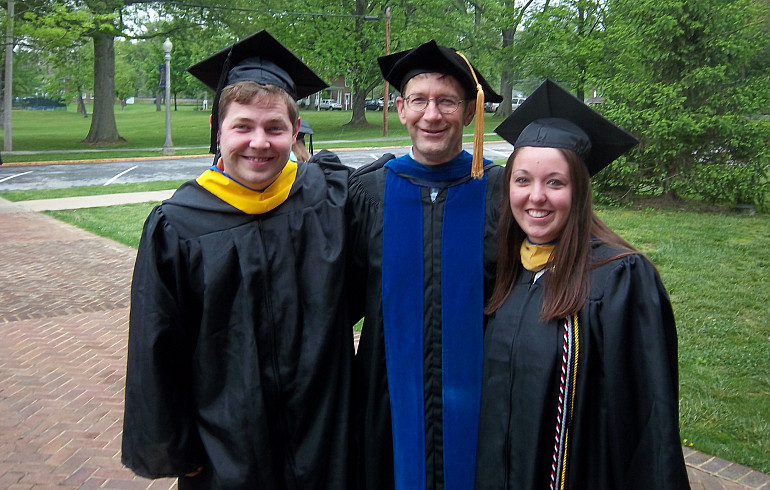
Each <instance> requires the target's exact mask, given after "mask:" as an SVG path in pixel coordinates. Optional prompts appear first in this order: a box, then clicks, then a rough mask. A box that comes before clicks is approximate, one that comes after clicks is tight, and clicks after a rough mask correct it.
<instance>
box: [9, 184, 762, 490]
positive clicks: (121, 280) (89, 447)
mask: <svg viewBox="0 0 770 490" xmlns="http://www.w3.org/2000/svg"><path fill="white" fill-rule="evenodd" d="M114 196H120V197H114ZM166 197H167V196H166V195H165V194H163V195H160V194H158V195H153V196H152V198H150V196H148V195H147V194H144V193H143V194H141V195H134V196H131V195H119V194H118V195H110V196H98V202H99V203H100V204H98V205H100V206H107V205H111V204H117V203H124V202H146V201H148V200H161V199H165V198H166ZM81 199H83V200H85V199H84V198H71V199H67V200H62V201H66V202H60V203H55V202H53V201H54V200H50V201H49V202H47V203H46V204H43V203H40V204H34V205H31V204H30V201H27V202H25V203H9V202H8V201H5V200H3V199H0V278H2V282H0V330H1V331H2V335H3V337H2V338H3V341H2V343H0V413H2V414H3V417H1V418H0V489H13V490H16V489H19V490H21V489H52V488H59V489H61V488H70V489H84V490H85V489H92V488H106V489H149V488H152V489H160V488H163V489H171V488H176V482H175V480H174V479H162V480H154V481H152V480H146V479H143V478H140V477H137V476H134V475H133V474H132V473H131V472H130V471H129V470H127V469H125V468H124V467H123V466H122V465H121V463H120V440H121V430H122V419H123V396H124V393H123V390H124V375H125V353H126V342H127V333H128V306H129V289H130V281H131V272H132V269H133V265H134V259H135V256H136V251H135V250H134V249H132V248H129V247H126V246H123V245H120V244H117V243H115V242H113V241H111V240H108V239H106V238H101V237H98V236H96V235H93V234H91V233H88V232H86V231H83V230H80V229H78V228H75V227H73V226H70V225H67V224H64V223H62V222H60V221H57V220H55V219H53V218H50V217H48V216H46V215H44V214H40V213H37V212H34V211H33V210H32V209H33V208H34V209H67V208H68V207H70V206H73V205H74V204H75V203H77V202H78V200H81ZM62 206H66V207H62ZM684 454H685V459H686V461H687V465H688V467H687V471H688V474H689V476H690V482H691V485H692V488H693V489H695V490H701V489H702V490H707V489H731V490H745V489H764V490H770V477H768V476H767V475H764V474H762V473H758V472H756V471H753V470H752V469H751V468H746V467H744V466H741V465H737V464H734V463H731V462H729V461H725V460H722V459H720V458H714V457H712V456H709V455H707V454H704V453H701V452H698V451H693V450H691V449H689V448H685V449H684Z"/></svg>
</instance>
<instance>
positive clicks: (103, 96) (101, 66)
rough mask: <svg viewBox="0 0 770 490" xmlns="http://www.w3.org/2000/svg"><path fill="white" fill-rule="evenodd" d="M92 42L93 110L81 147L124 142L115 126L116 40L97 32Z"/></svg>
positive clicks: (106, 34) (108, 34) (107, 34)
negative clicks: (86, 134)
mask: <svg viewBox="0 0 770 490" xmlns="http://www.w3.org/2000/svg"><path fill="white" fill-rule="evenodd" d="M93 39H94V110H93V117H92V118H91V129H90V130H89V131H88V136H86V139H84V140H83V143H89V144H92V145H107V144H111V143H121V142H124V141H126V140H124V139H123V138H121V137H120V135H119V134H118V126H117V124H116V122H115V38H114V37H113V35H112V33H101V32H97V33H95V34H94V35H93Z"/></svg>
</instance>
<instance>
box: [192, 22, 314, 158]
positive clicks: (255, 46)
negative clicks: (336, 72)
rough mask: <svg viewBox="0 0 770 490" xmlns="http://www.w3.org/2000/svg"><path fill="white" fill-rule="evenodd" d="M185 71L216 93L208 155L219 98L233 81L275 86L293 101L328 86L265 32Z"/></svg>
mask: <svg viewBox="0 0 770 490" xmlns="http://www.w3.org/2000/svg"><path fill="white" fill-rule="evenodd" d="M187 71H188V72H189V73H190V74H191V75H193V76H194V77H195V78H197V79H198V80H200V81H201V82H203V83H204V84H205V85H206V86H208V87H209V88H211V89H212V90H214V91H216V95H215V96H214V101H213V104H212V106H211V114H212V118H211V152H212V153H214V152H215V151H216V133H217V128H218V125H219V121H218V119H219V96H220V95H221V93H222V89H223V88H224V87H226V86H228V85H231V84H233V83H235V82H239V81H246V80H251V81H254V82H257V83H260V84H262V85H268V84H271V85H275V86H277V87H280V88H282V89H283V90H285V91H286V92H287V93H288V94H289V95H291V97H292V98H294V100H299V99H302V98H305V97H307V96H309V95H312V94H314V93H316V92H318V91H320V90H323V89H325V88H326V87H328V86H329V85H328V84H327V83H326V82H324V81H323V80H321V78H319V77H318V75H316V74H315V72H313V70H311V69H310V68H309V67H308V66H307V65H305V63H303V62H302V60H300V59H299V58H297V57H296V56H295V55H294V53H292V52H291V51H289V50H288V49H287V48H286V47H285V46H284V45H283V44H281V43H280V42H278V40H277V39H275V38H274V37H273V36H271V35H270V33H269V32H267V31H266V30H262V31H259V32H257V33H256V34H252V35H250V36H248V37H246V38H244V39H242V40H241V41H238V42H237V43H235V44H233V45H232V46H230V47H228V48H225V49H223V50H222V51H219V52H218V53H216V54H214V55H212V56H209V57H208V58H206V59H205V60H203V61H199V62H198V63H196V64H194V65H193V66H191V67H189V68H188V69H187Z"/></svg>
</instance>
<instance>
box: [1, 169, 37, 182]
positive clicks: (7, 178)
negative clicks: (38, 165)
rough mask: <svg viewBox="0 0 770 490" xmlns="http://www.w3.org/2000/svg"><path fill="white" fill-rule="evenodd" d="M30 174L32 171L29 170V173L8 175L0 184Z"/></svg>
mask: <svg viewBox="0 0 770 490" xmlns="http://www.w3.org/2000/svg"><path fill="white" fill-rule="evenodd" d="M31 173H32V170H30V171H29V172H22V173H20V174H14V175H9V176H8V177H6V178H4V179H0V182H5V181H6V180H11V179H13V178H14V177H21V176H22V175H27V174H31Z"/></svg>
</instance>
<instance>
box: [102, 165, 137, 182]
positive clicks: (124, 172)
mask: <svg viewBox="0 0 770 490" xmlns="http://www.w3.org/2000/svg"><path fill="white" fill-rule="evenodd" d="M138 166H139V165H134V166H133V167H131V168H129V169H128V170H124V171H122V172H120V173H119V174H118V175H116V176H115V177H113V178H111V179H110V180H108V181H107V182H105V183H104V184H102V185H110V184H112V183H113V182H115V181H116V180H117V179H119V178H121V177H123V176H124V175H126V174H127V173H129V172H130V171H132V170H133V169H135V168H136V167H138Z"/></svg>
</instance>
